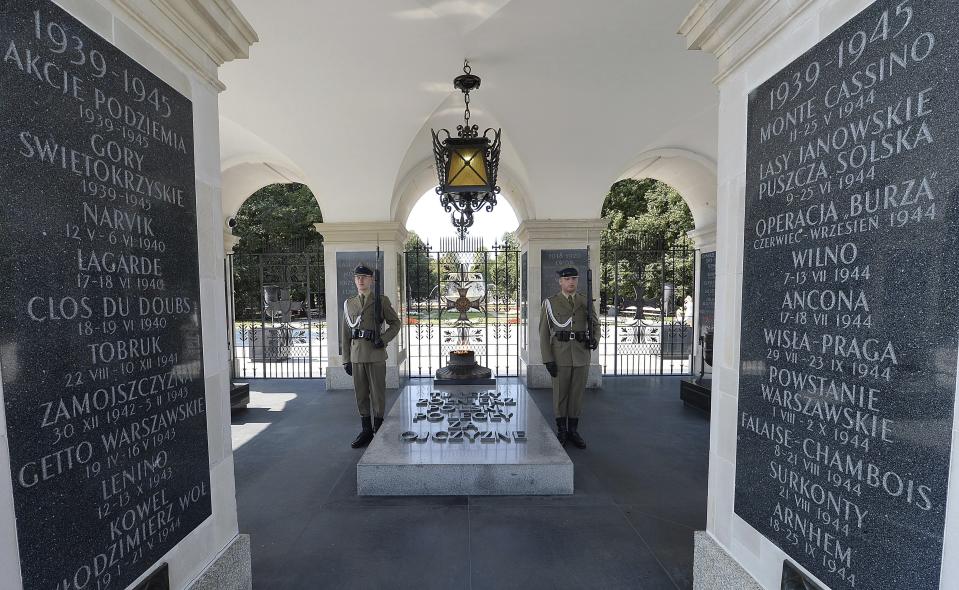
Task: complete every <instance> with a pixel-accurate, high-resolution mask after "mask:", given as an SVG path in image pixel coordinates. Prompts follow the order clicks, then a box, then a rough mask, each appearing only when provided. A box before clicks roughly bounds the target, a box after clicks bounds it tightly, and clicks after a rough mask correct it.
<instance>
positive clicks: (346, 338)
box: [340, 294, 400, 363]
mask: <svg viewBox="0 0 959 590" xmlns="http://www.w3.org/2000/svg"><path fill="white" fill-rule="evenodd" d="M380 301H382V302H383V320H384V321H385V322H386V323H387V325H388V327H387V328H386V331H385V332H381V337H382V339H383V343H384V344H389V343H390V341H391V340H393V339H394V338H396V335H397V334H399V332H400V318H399V316H398V315H396V311H395V310H394V309H393V305H392V304H391V303H390V298H389V297H387V296H386V295H381V296H380ZM344 308H345V309H344V311H345V314H344V316H343V322H342V323H341V324H340V344H341V345H342V349H343V362H344V363H375V362H380V361H385V360H386V348H385V347H384V348H375V347H374V346H373V343H372V342H370V341H369V340H364V339H362V338H357V339H356V340H353V338H352V337H351V333H352V331H353V328H356V329H357V330H377V331H379V330H380V329H381V326H377V325H375V322H374V320H373V295H372V294H370V295H369V296H368V301H367V302H366V307H364V308H362V309H360V296H359V295H354V296H353V297H350V298H349V299H347V300H346V302H345V304H344ZM361 313H362V314H363V319H362V320H360V322H359V323H358V324H356V325H355V326H350V322H356V319H357V317H359V315H360V314H361ZM347 315H348V316H349V317H347Z"/></svg>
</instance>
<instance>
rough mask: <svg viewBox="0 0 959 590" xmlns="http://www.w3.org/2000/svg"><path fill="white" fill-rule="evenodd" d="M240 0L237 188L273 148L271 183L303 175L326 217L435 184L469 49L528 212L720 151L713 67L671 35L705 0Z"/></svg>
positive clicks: (230, 154)
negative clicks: (680, 158)
mask: <svg viewBox="0 0 959 590" xmlns="http://www.w3.org/2000/svg"><path fill="white" fill-rule="evenodd" d="M235 2H236V4H237V5H238V6H239V8H240V10H241V11H242V13H243V14H244V16H245V17H246V18H247V19H248V20H249V21H250V22H251V24H252V25H253V27H254V28H255V29H256V31H257V33H258V34H259V38H260V42H259V43H258V44H256V45H254V46H253V48H252V49H251V56H250V59H248V60H240V61H236V62H231V63H229V64H227V65H225V66H223V68H222V70H221V79H222V80H223V81H224V82H225V83H226V85H227V90H226V91H225V92H224V93H223V94H222V95H221V98H220V108H221V114H222V116H223V117H225V118H226V119H228V120H229V121H230V123H229V124H228V125H226V126H225V127H224V130H223V134H222V139H221V142H222V143H223V159H224V168H225V173H224V175H225V184H226V183H227V178H226V177H227V176H228V175H229V172H230V169H231V168H237V169H238V170H239V169H241V168H242V169H244V175H245V176H244V178H245V181H244V182H239V183H237V185H242V186H243V187H244V188H243V189H242V190H243V191H248V190H249V186H250V183H251V182H253V184H255V183H256V182H255V181H251V180H250V169H251V166H253V167H255V166H256V165H258V164H259V163H261V162H265V163H267V164H269V165H270V166H269V168H266V167H263V169H264V170H265V171H266V172H265V173H264V174H265V176H264V182H267V181H272V180H275V179H276V177H277V176H278V175H279V176H281V177H287V178H290V179H291V180H300V181H303V182H306V183H307V184H309V186H310V187H311V189H312V190H313V192H314V193H315V194H316V195H317V199H318V200H319V202H320V206H321V208H322V209H323V213H324V217H325V219H327V220H328V221H372V220H388V219H391V218H392V217H393V216H394V215H398V216H399V217H400V218H399V219H398V220H399V221H405V219H403V218H402V217H403V215H404V213H403V212H404V211H408V210H409V208H410V207H412V204H407V205H402V204H399V205H398V201H400V200H402V199H404V198H409V197H408V196H404V193H411V194H412V193H416V192H417V191H418V194H417V195H416V196H419V194H422V189H423V183H424V182H425V183H429V182H432V181H431V180H429V178H430V175H431V174H432V173H431V172H430V174H429V175H428V174H426V173H425V172H424V170H426V168H425V167H426V166H427V165H428V164H430V163H431V161H432V152H431V143H430V139H429V129H430V127H431V126H433V127H439V126H443V127H450V126H452V127H455V125H456V124H457V123H458V122H460V121H461V120H462V105H463V103H462V94H461V93H459V92H458V91H454V90H453V89H452V79H453V77H455V76H456V75H458V74H459V73H461V68H462V61H463V58H464V57H469V58H470V62H471V65H472V66H473V73H475V74H478V75H479V76H481V77H482V78H483V84H482V87H481V88H480V89H479V90H478V91H476V92H474V93H473V95H472V105H471V106H472V111H473V121H474V122H476V123H477V124H479V125H480V126H481V128H483V127H486V126H497V125H501V126H502V128H503V135H504V148H503V155H502V162H503V171H502V172H501V184H502V185H503V186H504V192H508V193H516V195H513V199H521V200H524V201H525V202H524V203H520V206H518V207H517V210H518V211H520V210H522V211H523V214H524V215H525V216H528V217H535V218H540V219H544V218H583V217H597V216H598V214H599V208H600V206H601V204H602V198H603V197H604V196H605V193H606V190H607V189H608V187H609V185H610V184H611V183H612V182H614V181H616V180H617V179H618V178H620V177H621V176H622V175H623V174H624V173H627V171H629V170H631V169H635V168H636V166H637V164H638V163H639V162H640V160H642V159H643V158H642V157H641V155H642V154H645V153H649V152H651V151H653V150H663V149H669V150H674V151H678V152H679V153H682V152H683V151H686V152H691V153H693V154H695V155H698V156H699V157H700V158H701V160H700V161H705V162H707V163H708V162H709V161H713V162H714V161H715V159H716V143H717V112H716V105H717V94H716V90H715V88H714V87H713V86H712V84H711V82H710V80H711V77H712V75H713V74H714V72H715V63H714V61H713V60H712V58H711V57H709V56H707V55H705V54H701V53H698V52H691V51H687V50H686V49H685V46H684V43H683V40H682V39H681V38H680V37H679V36H678V35H677V34H676V30H677V29H678V27H679V25H680V23H681V22H682V20H683V18H684V17H685V15H686V14H687V13H688V11H689V10H690V9H691V8H692V6H693V4H694V0H589V1H586V0H512V1H511V0H489V1H475V0H444V1H441V2H436V1H433V0H348V1H335V2H334V1H309V0H270V1H264V0H235ZM427 188H428V187H427ZM225 192H229V191H227V190H226V188H225ZM517 195H521V196H517ZM245 196H248V195H245V194H243V195H229V194H225V196H224V198H225V201H231V200H232V204H228V203H225V205H224V207H225V209H227V213H229V210H228V209H229V208H230V207H233V209H235V208H236V207H237V206H239V202H240V201H242V199H243V198H245ZM507 196H508V197H509V196H510V195H507Z"/></svg>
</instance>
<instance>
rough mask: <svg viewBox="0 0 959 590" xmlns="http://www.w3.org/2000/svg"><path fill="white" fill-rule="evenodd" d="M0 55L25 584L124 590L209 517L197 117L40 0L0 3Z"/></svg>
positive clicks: (0, 258)
mask: <svg viewBox="0 0 959 590" xmlns="http://www.w3.org/2000/svg"><path fill="white" fill-rule="evenodd" d="M0 51H2V60H0V154H2V156H0V176H2V178H3V182H2V183H0V202H2V205H3V206H2V208H0V235H2V240H0V241H2V249H0V254H2V255H0V277H2V280H0V372H2V380H3V399H4V409H5V412H6V425H7V434H8V438H9V443H10V463H11V471H12V480H13V499H14V509H15V513H16V522H17V538H18V543H19V552H20V560H21V563H20V568H21V574H22V579H23V585H24V588H27V589H40V588H42V589H50V588H58V589H63V590H67V589H97V590H104V589H113V588H124V587H126V586H128V585H129V584H130V583H131V582H132V581H133V580H134V579H135V578H137V577H138V576H139V575H140V574H142V573H143V572H144V571H146V570H147V569H148V568H149V567H150V566H151V565H153V564H154V563H156V561H157V560H158V559H159V558H160V557H162V556H163V555H164V554H165V553H166V552H167V551H169V550H170V549H171V548H172V547H173V546H174V545H176V544H177V543H178V542H179V541H180V540H181V539H183V538H184V537H185V536H186V535H187V534H188V533H190V531H192V530H193V529H195V528H196V527H197V526H198V525H199V524H200V523H201V522H202V521H203V520H204V519H206V518H207V517H208V516H209V515H210V514H211V503H210V476H209V456H208V450H207V430H206V421H207V416H206V405H205V398H204V379H203V355H202V353H203V348H202V342H201V334H200V326H201V322H200V288H199V287H200V281H199V273H198V260H197V215H196V191H195V175H194V161H193V108H192V104H191V102H190V101H189V99H187V98H186V97H184V96H182V95H180V94H179V93H177V92H176V91H175V90H173V89H172V88H171V87H170V86H168V85H167V84H165V83H164V82H162V81H161V80H160V79H159V78H157V77H156V76H154V75H153V74H152V73H150V72H149V71H148V70H146V69H145V68H144V67H142V66H141V65H139V64H138V63H137V62H135V61H134V60H132V59H131V58H130V57H128V56H127V55H125V54H124V53H122V52H121V51H119V50H118V49H117V48H115V47H113V46H112V45H110V44H109V43H108V42H107V41H106V40H104V39H103V38H101V37H99V36H97V35H96V34H94V33H93V32H92V31H90V30H89V29H88V28H86V27H85V26H83V25H82V24H81V23H80V22H79V21H77V20H76V19H74V18H72V17H71V16H69V15H68V14H67V13H66V12H64V11H63V10H61V9H60V8H59V7H57V6H56V5H55V4H54V3H53V2H49V1H47V0H16V1H12V0H6V1H0ZM13 575H14V574H12V573H11V572H5V573H4V579H5V580H9V579H13V578H12V576H13Z"/></svg>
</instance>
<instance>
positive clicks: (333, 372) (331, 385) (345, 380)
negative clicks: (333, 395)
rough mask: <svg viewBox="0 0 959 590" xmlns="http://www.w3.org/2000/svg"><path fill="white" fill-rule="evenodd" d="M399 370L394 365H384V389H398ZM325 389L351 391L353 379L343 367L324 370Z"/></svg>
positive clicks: (331, 367)
mask: <svg viewBox="0 0 959 590" xmlns="http://www.w3.org/2000/svg"><path fill="white" fill-rule="evenodd" d="M399 387H400V369H399V367H397V366H396V365H386V388H387V389H399ZM326 389H327V391H331V390H334V389H353V377H351V376H349V375H347V374H346V369H344V368H343V365H339V366H335V365H333V366H328V367H327V368H326Z"/></svg>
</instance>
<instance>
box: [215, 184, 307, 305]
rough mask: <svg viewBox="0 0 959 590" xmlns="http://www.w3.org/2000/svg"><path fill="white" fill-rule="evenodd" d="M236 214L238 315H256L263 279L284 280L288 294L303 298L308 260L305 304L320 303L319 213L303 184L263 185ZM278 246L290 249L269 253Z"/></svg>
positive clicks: (235, 251)
mask: <svg viewBox="0 0 959 590" xmlns="http://www.w3.org/2000/svg"><path fill="white" fill-rule="evenodd" d="M235 219H236V225H235V226H234V227H233V234H234V235H235V236H237V237H239V238H240V240H239V243H238V244H237V245H236V246H234V247H233V257H232V263H233V277H234V278H233V291H234V297H235V301H236V308H237V313H238V315H239V316H240V317H247V316H248V317H249V318H250V319H256V318H258V317H260V313H261V312H260V310H261V309H262V305H263V302H262V297H263V295H262V293H261V279H262V281H263V282H264V283H271V282H278V283H283V284H286V285H287V286H289V288H290V298H291V299H293V300H294V301H305V300H306V296H307V293H306V290H307V289H306V275H305V273H304V271H305V270H306V261H307V260H309V265H310V267H311V272H310V273H309V274H310V278H311V279H312V281H311V282H310V285H309V287H310V288H309V290H310V299H311V301H310V302H309V303H308V306H309V307H311V308H312V307H316V306H319V305H322V301H323V299H324V290H323V236H322V235H320V234H319V233H318V232H317V231H316V228H315V227H314V225H313V224H315V223H322V221H323V215H322V213H321V212H320V207H319V205H318V204H317V202H316V199H315V198H314V196H313V193H312V192H311V191H310V189H309V188H308V187H307V186H306V185H303V184H271V185H267V186H265V187H263V188H261V189H260V190H258V191H256V192H255V193H253V195H251V196H250V198H248V199H247V200H246V202H244V203H243V205H242V206H241V207H240V209H239V211H237V214H236V218H235ZM279 252H284V253H288V254H289V255H288V256H275V255H273V254H275V253H279ZM268 253H269V254H268ZM304 253H309V257H306V256H303V255H302V254H304Z"/></svg>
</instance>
